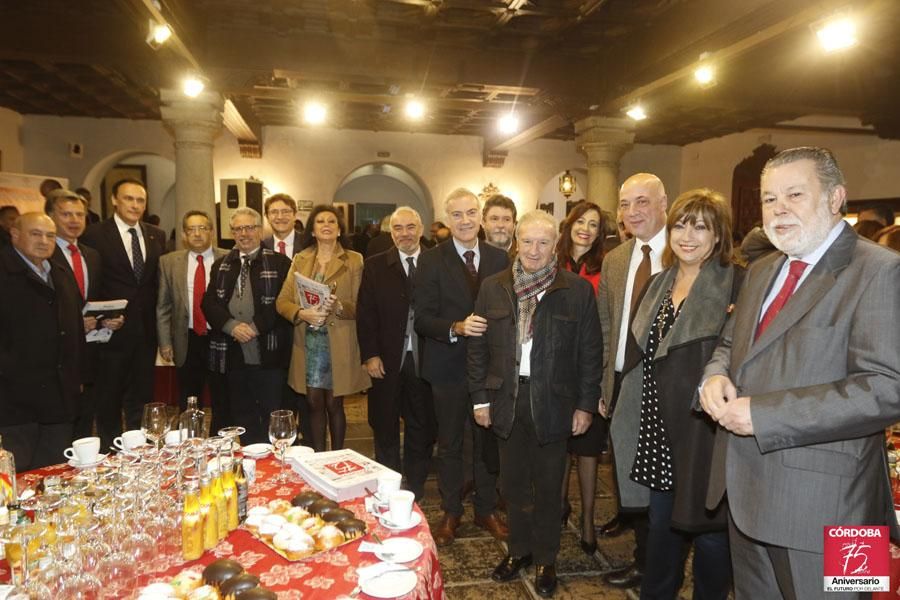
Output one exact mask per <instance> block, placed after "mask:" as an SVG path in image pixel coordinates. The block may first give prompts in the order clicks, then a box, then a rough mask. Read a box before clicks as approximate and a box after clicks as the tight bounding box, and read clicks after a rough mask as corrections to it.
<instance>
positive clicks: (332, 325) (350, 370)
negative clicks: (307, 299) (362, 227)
mask: <svg viewBox="0 0 900 600" xmlns="http://www.w3.org/2000/svg"><path fill="white" fill-rule="evenodd" d="M346 231H347V230H346V227H345V226H344V222H343V219H342V217H341V215H340V213H338V212H337V211H335V209H334V208H333V207H331V206H328V205H324V204H320V205H318V206H316V207H314V208H313V210H312V212H310V214H309V218H308V219H307V226H306V230H305V231H304V233H303V237H302V238H301V241H300V246H301V248H303V250H302V251H301V252H300V253H299V254H297V255H296V256H294V262H293V263H292V264H291V271H290V273H288V276H287V279H286V280H285V281H284V285H283V286H282V288H281V293H280V294H279V295H278V300H277V301H276V307H277V309H278V313H279V314H280V315H281V316H283V317H284V318H285V319H287V320H289V321H291V322H292V323H293V324H294V348H293V351H292V353H291V366H290V370H289V371H288V383H289V384H290V386H291V388H293V389H294V391H296V392H297V393H299V394H306V399H307V402H308V403H309V409H310V421H311V424H310V430H311V431H312V436H313V439H312V445H313V448H315V450H316V452H321V451H323V450H325V449H326V429H330V431H331V449H332V450H337V449H339V448H343V447H344V434H345V433H346V429H347V418H346V416H345V415H344V396H345V395H347V394H355V393H357V392H360V391H362V390H364V389H366V388H368V387H369V386H370V385H371V382H370V380H369V376H368V375H366V373H365V371H364V370H363V369H362V366H361V362H360V359H359V344H358V343H357V340H356V295H357V293H358V292H359V283H360V280H361V279H362V269H363V258H362V255H360V254H359V253H357V252H354V251H352V250H346V249H345V248H348V247H349V240H347V238H346ZM294 273H300V274H302V275H305V276H306V277H309V278H310V279H313V280H315V281H318V282H320V283H325V284H327V285H329V286H330V287H331V289H332V295H331V297H329V298H328V299H327V300H326V301H325V302H324V303H323V304H322V305H321V306H320V307H318V308H303V307H302V306H301V304H300V301H299V299H298V298H297V291H296V285H295V277H294Z"/></svg>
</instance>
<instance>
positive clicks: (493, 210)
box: [482, 194, 516, 260]
mask: <svg viewBox="0 0 900 600" xmlns="http://www.w3.org/2000/svg"><path fill="white" fill-rule="evenodd" d="M482 215H484V216H483V217H482V220H483V221H484V237H485V240H486V241H487V243H488V244H490V245H491V246H494V247H495V248H500V249H501V250H503V251H504V252H506V254H507V255H508V256H509V257H510V260H512V259H514V258H515V257H516V240H515V238H514V237H513V232H514V231H515V230H516V205H515V204H514V203H513V201H512V200H510V199H509V198H507V197H506V196H503V195H500V194H497V195H495V196H491V197H490V198H488V199H487V201H486V202H485V203H484V210H483V211H482Z"/></svg>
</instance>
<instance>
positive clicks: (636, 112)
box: [625, 104, 647, 121]
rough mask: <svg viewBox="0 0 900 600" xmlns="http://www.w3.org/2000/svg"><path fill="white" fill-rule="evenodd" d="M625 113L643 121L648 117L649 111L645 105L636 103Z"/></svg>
mask: <svg viewBox="0 0 900 600" xmlns="http://www.w3.org/2000/svg"><path fill="white" fill-rule="evenodd" d="M625 114H626V115H628V116H629V117H631V118H632V119H634V120H635V121H643V120H644V119H646V118H647V113H646V112H645V111H644V107H643V106H641V105H640V104H635V105H634V106H632V107H631V108H629V109H628V110H626V111H625Z"/></svg>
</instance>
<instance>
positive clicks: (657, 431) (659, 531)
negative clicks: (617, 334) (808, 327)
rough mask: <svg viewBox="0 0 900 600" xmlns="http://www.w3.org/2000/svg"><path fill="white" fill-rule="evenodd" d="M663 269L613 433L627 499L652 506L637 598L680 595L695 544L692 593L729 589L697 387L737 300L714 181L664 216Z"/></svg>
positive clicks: (722, 524)
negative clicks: (710, 494) (709, 497)
mask: <svg viewBox="0 0 900 600" xmlns="http://www.w3.org/2000/svg"><path fill="white" fill-rule="evenodd" d="M666 230H667V233H668V246H667V248H666V250H665V252H664V254H663V266H664V270H663V271H662V272H661V273H659V274H658V275H656V276H655V277H653V278H652V279H651V280H650V282H649V283H648V284H647V287H646V289H645V292H644V294H643V297H642V299H641V301H640V305H639V306H638V308H637V310H636V312H635V315H634V319H633V321H632V324H631V330H630V332H629V340H628V345H627V346H626V354H625V368H624V370H623V381H622V388H621V391H620V394H619V401H618V404H617V406H616V410H615V412H614V413H613V418H612V423H611V434H612V439H613V444H614V446H615V448H616V453H615V459H616V466H617V470H618V472H619V473H620V474H623V476H622V477H620V478H619V479H618V481H617V484H618V487H619V496H620V499H621V502H622V506H623V508H624V509H629V508H631V509H639V508H646V509H647V510H648V518H649V532H648V540H647V567H646V571H645V573H644V577H643V581H642V584H641V598H654V599H657V598H659V599H674V598H677V597H678V591H679V589H680V587H681V584H682V580H683V576H684V561H685V557H686V556H687V548H688V545H689V544H690V543H693V545H694V563H693V572H694V598H704V599H705V598H722V599H724V598H726V597H727V596H728V592H729V588H730V584H731V581H730V579H731V566H730V565H731V563H730V557H729V552H728V538H727V531H726V527H727V522H726V520H725V519H726V510H725V508H724V506H721V505H720V506H718V507H717V508H716V510H714V511H708V510H706V508H705V499H706V488H707V483H708V481H709V473H710V470H711V468H712V467H711V466H712V461H713V446H714V439H715V432H716V425H715V423H714V422H712V421H711V420H710V419H709V418H708V417H707V416H706V414H705V413H703V412H702V411H696V410H693V408H692V404H693V400H694V393H695V390H696V389H697V386H698V385H699V384H700V378H701V376H702V373H703V367H704V366H705V365H706V362H707V361H708V360H709V358H710V356H711V354H712V352H713V350H714V349H715V346H716V343H717V341H718V339H719V336H720V334H721V331H722V328H723V327H724V325H725V322H726V320H727V318H728V315H729V314H730V312H731V308H732V307H733V302H734V298H735V297H736V293H737V289H738V288H739V283H740V280H741V275H742V273H743V272H742V271H740V270H739V269H738V268H736V267H735V266H734V265H733V264H732V262H731V253H732V238H731V209H730V207H729V204H728V202H727V201H726V200H725V198H724V197H723V196H722V195H721V194H719V193H717V192H714V191H712V190H709V189H697V190H691V191H688V192H685V193H684V194H682V195H681V196H679V197H678V198H677V199H676V200H675V202H674V203H673V205H672V207H671V209H670V211H669V215H668V218H667V222H666Z"/></svg>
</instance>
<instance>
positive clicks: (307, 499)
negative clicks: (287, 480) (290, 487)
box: [291, 490, 322, 508]
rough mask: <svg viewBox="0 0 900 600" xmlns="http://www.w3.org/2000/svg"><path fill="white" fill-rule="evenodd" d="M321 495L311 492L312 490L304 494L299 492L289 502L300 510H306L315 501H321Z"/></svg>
mask: <svg viewBox="0 0 900 600" xmlns="http://www.w3.org/2000/svg"><path fill="white" fill-rule="evenodd" d="M321 499H322V494H320V493H318V492H313V491H312V490H307V491H305V492H300V493H299V494H297V495H296V496H294V499H293V500H291V504H293V505H294V506H299V507H300V508H308V507H309V505H310V504H312V503H313V502H315V501H316V500H321Z"/></svg>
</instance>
